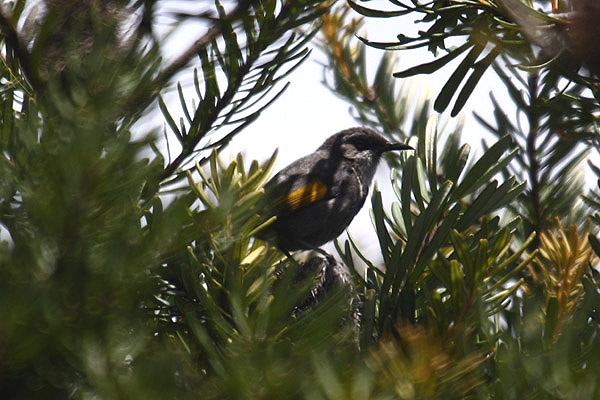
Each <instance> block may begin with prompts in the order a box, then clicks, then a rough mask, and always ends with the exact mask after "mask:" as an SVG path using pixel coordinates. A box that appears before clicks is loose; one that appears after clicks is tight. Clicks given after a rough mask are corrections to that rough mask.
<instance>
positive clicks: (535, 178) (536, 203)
mask: <svg viewBox="0 0 600 400" xmlns="http://www.w3.org/2000/svg"><path fill="white" fill-rule="evenodd" d="M538 78H539V75H538V73H533V74H531V75H529V78H528V80H527V81H528V86H529V107H528V109H527V120H528V122H529V134H528V135H527V157H528V159H529V180H530V181H531V196H530V197H531V201H532V202H533V211H534V216H533V217H534V221H535V226H534V229H535V230H536V231H539V229H540V228H541V225H542V208H541V205H540V187H539V185H540V182H539V173H540V165H539V160H538V158H537V147H536V139H537V133H538V132H537V131H538V129H539V118H538V114H537V111H536V110H535V106H536V104H535V103H536V102H537V91H538Z"/></svg>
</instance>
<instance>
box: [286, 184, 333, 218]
mask: <svg viewBox="0 0 600 400" xmlns="http://www.w3.org/2000/svg"><path fill="white" fill-rule="evenodd" d="M326 193H327V185H325V184H324V183H323V182H321V181H320V180H318V179H315V180H314V181H310V182H309V183H307V184H306V185H304V186H302V187H301V188H300V189H296V190H294V191H293V192H290V193H288V194H287V195H286V196H285V199H284V203H285V205H286V206H287V208H288V209H290V210H292V211H294V210H297V209H298V208H300V207H303V206H306V205H308V204H312V203H314V202H315V201H319V200H321V199H322V198H323V197H325V194H326Z"/></svg>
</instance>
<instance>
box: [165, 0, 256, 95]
mask: <svg viewBox="0 0 600 400" xmlns="http://www.w3.org/2000/svg"><path fill="white" fill-rule="evenodd" d="M253 2H254V1H253V0H240V1H239V2H238V5H237V7H236V8H235V9H233V11H231V12H230V13H229V14H227V16H226V17H225V18H219V19H217V20H216V21H215V23H214V24H213V25H212V26H211V27H210V28H209V29H208V31H207V32H206V34H204V36H202V37H201V38H200V39H198V40H196V41H195V42H194V43H193V44H192V45H191V46H190V47H189V48H188V49H187V50H186V51H184V52H183V53H182V54H181V55H180V56H179V57H177V59H176V60H174V61H173V62H172V63H171V64H169V65H168V66H167V67H166V68H164V69H163V70H162V72H161V73H160V74H159V75H158V77H157V78H156V87H157V88H159V90H160V89H162V87H163V86H164V85H166V84H167V82H168V81H169V80H170V79H171V78H172V77H173V76H174V75H175V74H176V73H178V72H179V71H181V70H182V69H183V68H185V66H186V65H187V64H188V63H189V62H190V61H191V60H192V58H194V57H197V56H198V53H199V52H200V51H201V50H202V49H205V48H206V47H207V46H208V45H210V44H211V43H212V42H213V41H214V40H215V39H216V38H217V37H218V36H219V35H220V34H221V32H222V29H223V28H222V27H223V21H233V20H235V19H236V18H238V17H240V16H241V15H242V14H244V13H245V12H246V10H247V9H248V7H250V5H251V4H252V3H253Z"/></svg>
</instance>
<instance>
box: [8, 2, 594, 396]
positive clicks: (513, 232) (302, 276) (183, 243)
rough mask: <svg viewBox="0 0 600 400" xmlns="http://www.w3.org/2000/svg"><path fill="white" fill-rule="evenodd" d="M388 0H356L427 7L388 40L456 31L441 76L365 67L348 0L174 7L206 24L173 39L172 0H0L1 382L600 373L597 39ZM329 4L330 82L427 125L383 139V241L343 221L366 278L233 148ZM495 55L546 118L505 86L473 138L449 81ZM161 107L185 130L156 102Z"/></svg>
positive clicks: (116, 383)
mask: <svg viewBox="0 0 600 400" xmlns="http://www.w3.org/2000/svg"><path fill="white" fill-rule="evenodd" d="M391 3H393V4H392V5H393V6H394V7H397V9H395V10H391V11H378V10H373V9H369V8H366V7H364V6H363V5H361V4H359V3H356V2H351V3H350V5H351V7H352V8H353V9H354V10H356V11H358V12H359V13H361V14H363V15H367V16H372V17H393V16H399V15H405V14H412V13H416V14H422V15H423V16H424V19H423V22H424V23H426V24H430V25H429V29H427V30H424V31H422V32H421V33H420V34H419V37H416V38H408V37H406V36H403V35H402V34H401V35H399V36H398V42H396V43H389V44H386V43H371V44H372V45H375V46H378V47H382V48H387V49H391V48H396V49H404V50H406V49H409V48H412V47H419V46H421V47H427V48H429V49H430V50H431V51H434V52H436V51H438V52H445V53H446V54H445V55H442V56H440V57H439V58H437V59H436V60H435V61H433V62H431V63H426V64H423V65H420V66H415V67H411V68H409V69H407V70H406V71H403V72H401V73H397V74H396V76H397V77H398V76H411V75H415V74H417V73H431V72H434V71H436V70H437V69H439V68H441V67H443V66H444V65H446V64H447V63H448V62H449V61H451V59H457V58H459V57H462V59H461V61H460V62H459V64H458V66H457V67H456V70H455V72H454V74H453V76H452V78H451V79H450V81H449V82H448V83H446V84H445V85H444V86H443V87H442V89H441V91H440V93H439V94H438V96H437V99H436V100H435V101H434V102H432V101H431V100H430V99H429V98H428V97H427V96H426V95H419V91H418V89H417V88H416V87H415V86H414V85H412V84H411V83H410V82H409V81H407V80H406V81H403V82H402V84H401V85H397V84H396V83H397V82H398V79H395V78H394V75H393V71H394V69H395V59H394V57H393V56H391V55H390V54H391V53H386V56H384V57H383V58H382V59H381V62H380V64H379V66H378V68H377V69H376V71H375V73H374V74H372V75H371V74H369V73H368V71H367V68H366V64H367V60H366V53H365V49H364V45H363V44H362V43H359V42H357V40H356V39H355V38H354V36H353V34H354V33H355V31H356V29H357V28H358V27H359V26H361V20H353V21H350V22H348V18H349V17H350V15H351V14H350V13H351V12H352V11H351V10H350V9H349V8H345V9H344V8H336V9H334V10H333V11H332V10H330V9H329V6H330V3H329V2H320V1H270V0H267V1H239V2H230V3H226V4H225V3H223V4H222V3H221V2H219V1H217V2H215V6H214V12H209V11H206V12H203V13H200V14H198V13H192V12H189V13H188V12H185V11H182V12H177V13H172V14H170V16H171V17H175V19H176V21H177V22H178V23H180V24H183V23H185V22H187V21H198V20H200V21H202V23H203V24H205V27H206V32H205V33H204V34H203V35H202V36H200V37H199V38H198V39H197V40H196V41H194V42H193V43H192V44H191V45H190V47H189V48H187V49H186V50H184V51H183V52H181V54H179V55H178V56H176V57H175V59H174V60H173V61H170V62H165V61H164V60H162V59H161V58H160V56H159V54H160V51H161V46H162V45H163V42H162V41H161V40H160V39H158V38H157V36H156V35H155V33H154V31H153V30H154V24H155V23H156V21H157V19H159V18H160V17H161V16H162V15H161V12H166V11H161V9H160V8H159V7H156V3H155V2H154V1H139V2H133V3H130V2H121V1H116V0H114V1H108V2H98V1H93V0H90V1H86V2H50V1H48V2H43V4H42V3H40V7H39V8H36V7H33V6H32V4H30V3H29V2H26V1H16V2H4V3H3V7H2V9H1V12H0V45H1V46H2V57H1V62H0V82H1V83H2V89H1V90H0V102H1V104H0V118H1V123H0V146H1V150H2V152H1V156H0V172H1V173H2V178H3V179H2V181H1V183H0V317H1V321H2V322H0V397H2V398H10V399H12V398H15V399H19V398H111V399H112V398H126V399H129V398H161V399H162V398H198V397H199V396H200V397H202V398H214V399H224V398H232V399H239V398H251V399H256V398H268V399H271V398H310V399H353V398H357V399H359V398H360V399H364V398H375V399H390V398H400V399H421V398H422V399H440V398H444V399H454V398H474V399H475V398H481V399H487V398H506V399H517V398H557V399H564V398H596V397H598V395H599V393H600V387H598V384H597V383H596V382H597V381H598V380H597V377H598V374H599V373H600V365H599V364H598V361H597V360H596V359H597V357H595V355H596V354H597V352H598V351H599V350H600V349H599V339H598V338H599V334H598V333H599V332H598V330H599V328H600V320H599V318H598V309H599V307H600V292H599V290H598V287H599V284H598V280H599V279H600V278H599V277H598V272H597V271H596V269H595V268H597V265H598V259H599V257H600V241H599V240H598V223H599V220H600V219H599V217H598V215H599V212H600V200H599V199H600V194H599V193H600V192H599V191H598V188H597V187H595V188H592V189H590V190H589V191H588V192H587V193H585V191H586V190H587V189H586V188H585V186H584V182H583V179H582V178H581V175H580V171H581V168H582V165H583V161H585V160H586V159H587V158H588V155H589V153H590V151H591V150H595V151H597V150H598V143H599V141H598V132H597V129H596V126H595V119H596V118H597V116H596V114H597V102H596V100H595V97H594V94H595V93H596V87H595V82H594V80H593V77H594V74H595V69H594V68H595V64H594V63H593V61H594V60H593V59H592V58H589V57H588V58H581V59H576V60H575V63H574V64H569V63H565V61H564V60H565V59H564V57H561V56H559V55H557V54H550V55H548V54H547V53H545V52H544V51H537V50H532V47H531V44H532V43H533V44H534V45H536V46H538V47H540V48H541V49H542V50H545V47H544V46H545V43H546V42H540V41H539V40H540V38H539V36H538V35H537V34H536V33H535V32H532V31H531V30H530V29H528V28H526V25H525V23H524V21H526V19H521V18H520V17H519V16H518V15H517V14H518V13H515V12H514V11H510V10H509V8H510V7H509V6H510V5H511V4H512V5H513V6H514V7H513V8H514V10H517V11H518V10H521V11H522V13H521V14H522V15H524V16H526V17H527V18H533V19H532V21H537V22H539V21H544V23H545V24H546V25H547V27H546V25H544V26H541V25H540V26H539V28H540V29H542V30H543V29H546V30H545V32H548V33H556V34H557V35H562V34H563V33H561V32H563V31H561V30H560V27H561V26H562V24H564V21H565V19H564V18H565V16H564V15H562V16H561V15H558V16H548V15H544V13H542V12H540V11H535V10H534V9H533V8H532V7H535V5H536V4H542V2H538V3H532V4H526V3H520V2H519V3H518V5H514V4H513V3H514V2H513V1H511V0H503V1H493V2H492V1H489V2H488V1H467V2H465V1H460V2H459V1H444V2H430V3H424V4H421V3H419V2H416V1H414V2H411V4H410V5H409V4H405V3H403V2H400V1H393V2H391ZM561 4H562V3H561ZM558 11H561V10H558ZM131 16H137V17H139V18H129V17H131ZM567 17H568V15H567ZM569 18H570V17H569ZM537 22H536V23H537ZM534 25H535V24H534ZM535 26H538V25H535ZM17 27H19V28H18V29H17ZM125 27H126V28H128V29H123V28H125ZM319 27H321V30H320V32H321V33H322V34H321V35H320V36H319V43H320V45H321V47H322V49H323V50H325V53H326V55H327V57H328V61H329V65H328V67H327V69H326V71H325V72H326V75H325V76H326V84H327V85H328V86H329V87H330V88H331V89H332V90H333V91H334V92H335V93H336V94H337V95H338V96H339V97H341V98H342V99H344V100H345V101H347V102H348V103H349V104H350V105H351V106H352V113H353V115H354V116H355V118H356V119H357V120H358V121H359V122H360V123H361V124H364V125H368V126H371V127H374V128H376V129H378V130H379V131H381V132H383V133H384V134H385V135H387V136H388V137H389V138H390V139H392V140H396V141H404V142H408V143H410V144H411V145H412V146H413V147H414V148H415V151H414V152H405V153H402V155H401V156H394V155H388V158H387V159H386V161H387V162H388V164H389V165H390V166H391V167H392V170H391V179H390V181H391V186H392V188H393V195H394V197H395V200H394V201H393V202H392V203H391V206H390V207H389V209H386V208H387V207H386V206H384V204H385V203H384V201H383V198H382V193H381V192H380V191H379V190H378V188H377V186H376V187H375V189H374V191H373V195H372V199H371V204H370V206H371V217H372V222H373V226H374V229H375V232H376V234H377V241H378V244H379V251H380V253H381V260H382V261H381V263H377V262H375V261H373V260H371V259H369V256H367V255H366V254H365V253H364V251H363V250H362V249H361V248H359V246H358V245H357V242H355V241H354V240H352V238H351V239H350V240H348V241H346V242H345V243H344V244H340V243H337V247H338V253H339V256H340V258H341V259H342V260H343V262H344V264H345V265H347V266H348V267H349V269H350V271H351V273H352V275H353V276H352V285H338V286H336V287H333V288H328V289H327V290H325V291H324V292H320V293H317V292H316V290H317V289H316V288H317V287H318V285H319V284H322V283H323V280H324V279H325V278H324V271H325V272H327V271H328V270H327V269H328V268H331V264H329V261H324V260H322V259H321V258H320V256H315V255H313V254H309V255H308V256H307V257H306V258H305V259H302V257H301V256H300V255H298V254H294V256H293V258H289V257H287V256H286V255H284V254H282V253H281V252H280V251H279V250H278V249H277V248H275V247H274V246H272V245H270V244H269V243H266V242H263V241H262V240H260V239H259V238H257V237H256V235H257V234H259V233H260V232H261V230H263V229H265V228H266V227H267V226H268V225H269V224H270V223H272V222H273V218H272V217H271V216H270V215H269V213H268V207H264V204H263V203H264V201H263V200H264V198H263V186H264V184H265V182H266V181H267V180H268V179H269V177H270V175H271V172H272V168H273V165H274V161H275V156H276V153H275V154H274V155H273V156H272V157H271V158H270V159H269V160H267V161H265V162H264V163H263V164H259V163H258V162H256V161H253V162H252V163H250V164H248V163H247V162H246V161H245V160H244V157H243V156H242V155H238V156H237V157H235V158H234V159H231V160H229V161H224V160H223V159H222V158H221V157H220V155H219V154H220V152H221V150H222V149H223V148H224V147H225V146H226V145H227V144H228V143H229V141H230V140H231V139H232V138H233V137H234V136H235V135H236V134H237V133H239V132H240V131H242V130H243V129H245V127H247V126H248V124H250V123H251V122H252V121H254V120H255V119H256V118H258V117H259V116H260V114H261V112H262V111H263V110H264V109H265V108H266V107H268V105H269V104H271V102H273V101H275V100H276V99H277V98H278V96H279V94H280V93H281V90H283V89H285V84H284V83H283V82H284V80H285V79H286V78H287V77H288V76H289V73H290V72H292V71H293V70H294V69H295V68H297V67H299V66H300V64H301V62H302V61H303V60H305V59H306V58H307V57H308V54H309V53H308V50H307V46H308V44H309V43H310V42H311V40H313V38H314V37H315V34H317V32H319ZM457 38H458V39H457ZM460 38H463V39H464V40H465V41H464V43H459V44H458V45H457V46H456V47H451V46H450V45H449V44H447V43H446V42H448V43H452V44H455V43H456V41H457V40H460ZM560 38H562V39H564V40H566V39H569V38H570V37H569V36H566V37H565V36H560ZM555 40H556V38H555V37H554V36H550V41H549V42H548V43H555ZM565 51H570V53H571V54H573V55H579V53H577V49H575V48H569V47H567V48H565ZM548 57H549V58H548ZM575 64H577V65H575ZM580 65H582V66H583V67H584V68H583V69H579V68H578V66H580ZM188 66H189V68H188ZM532 66H535V67H532ZM490 67H491V68H490ZM492 72H495V73H496V74H497V75H498V76H499V77H500V78H501V80H502V82H503V83H504V84H505V87H506V88H507V91H508V93H509V95H510V99H511V100H512V101H513V103H514V105H515V107H516V109H517V110H518V115H519V116H520V115H523V116H525V120H526V122H527V124H526V126H521V125H520V124H519V123H518V122H516V121H515V120H514V118H511V117H509V115H508V114H507V112H506V110H505V109H504V108H503V107H502V103H501V101H499V100H497V99H496V97H494V96H491V101H492V103H493V104H494V105H495V113H494V121H493V122H491V121H488V120H487V118H483V117H477V118H478V119H479V121H480V122H481V123H482V125H483V126H484V127H485V128H487V129H488V130H489V131H490V132H491V133H492V134H493V135H494V137H495V140H494V141H493V142H490V143H489V144H488V143H484V145H483V149H482V151H481V152H478V151H472V149H471V146H470V145H469V144H468V143H464V141H463V139H462V137H461V129H462V126H461V125H462V123H461V122H458V123H457V124H453V123H450V122H448V121H447V120H446V119H445V118H444V116H438V115H437V114H434V113H433V112H432V106H433V107H435V108H436V109H438V110H442V109H446V108H447V107H449V106H450V104H451V103H452V101H453V100H452V99H453V98H454V96H456V99H455V100H454V105H453V111H452V113H456V112H458V110H460V109H461V108H462V107H463V106H464V105H465V104H466V101H467V99H468V98H469V96H470V94H471V93H472V91H473V89H474V87H475V86H476V85H477V83H478V82H479V81H480V80H481V78H482V76H483V75H484V73H492ZM182 77H183V78H182ZM185 77H189V78H190V79H189V81H190V82H192V84H191V86H190V87H188V86H187V85H185V84H184V83H183V82H185V80H182V79H185ZM566 80H571V81H570V82H569V83H567V81H566ZM190 88H191V90H192V91H193V93H192V94H190V93H188V92H189V90H188V89H190ZM173 98H174V99H175V100H176V101H178V102H179V104H178V105H177V107H173V106H172V103H173V102H172V101H171V99H173ZM157 112H160V115H162V117H163V123H164V127H165V131H164V134H165V136H166V143H168V144H172V143H176V144H177V146H173V147H174V151H176V152H177V153H176V154H174V155H172V154H171V149H170V147H167V150H166V151H164V150H163V148H162V147H163V146H162V144H163V143H165V142H161V141H160V140H159V138H158V137H157V135H156V133H155V132H154V131H152V130H144V129H146V128H143V126H144V125H143V124H138V123H139V122H140V121H141V120H142V118H145V117H147V116H149V115H153V114H154V113H157ZM140 126H142V127H140ZM589 164H590V166H591V169H592V173H594V174H596V175H598V176H600V170H598V168H597V167H596V166H595V165H594V164H593V163H589ZM578 174H579V175H578ZM584 193H585V196H582V195H583V194H584ZM588 217H589V218H588ZM259 236H260V235H259ZM317 295H318V296H317Z"/></svg>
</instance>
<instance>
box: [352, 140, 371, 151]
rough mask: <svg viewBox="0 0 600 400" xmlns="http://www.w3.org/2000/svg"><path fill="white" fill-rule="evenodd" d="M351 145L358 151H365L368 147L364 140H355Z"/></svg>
mask: <svg viewBox="0 0 600 400" xmlns="http://www.w3.org/2000/svg"><path fill="white" fill-rule="evenodd" d="M352 144H353V145H354V147H356V149H357V150H358V151H362V150H365V149H367V148H368V147H369V146H368V144H367V142H366V141H365V140H364V139H355V140H354V141H353V143H352Z"/></svg>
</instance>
